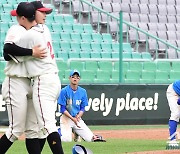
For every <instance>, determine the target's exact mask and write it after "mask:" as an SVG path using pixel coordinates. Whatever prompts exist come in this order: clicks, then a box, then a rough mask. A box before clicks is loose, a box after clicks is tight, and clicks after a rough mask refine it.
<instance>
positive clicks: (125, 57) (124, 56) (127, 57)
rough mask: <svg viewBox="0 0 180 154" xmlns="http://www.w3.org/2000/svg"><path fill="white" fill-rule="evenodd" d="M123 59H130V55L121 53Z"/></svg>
mask: <svg viewBox="0 0 180 154" xmlns="http://www.w3.org/2000/svg"><path fill="white" fill-rule="evenodd" d="M123 59H132V55H131V53H130V52H123Z"/></svg>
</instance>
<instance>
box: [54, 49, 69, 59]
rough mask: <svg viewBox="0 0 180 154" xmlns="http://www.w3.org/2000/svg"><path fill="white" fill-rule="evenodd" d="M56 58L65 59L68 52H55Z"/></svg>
mask: <svg viewBox="0 0 180 154" xmlns="http://www.w3.org/2000/svg"><path fill="white" fill-rule="evenodd" d="M56 54H57V57H58V58H62V59H63V60H64V61H67V60H68V59H69V55H68V52H65V51H64V52H62V51H61V52H58V53H56Z"/></svg>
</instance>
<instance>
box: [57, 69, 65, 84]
mask: <svg viewBox="0 0 180 154" xmlns="http://www.w3.org/2000/svg"><path fill="white" fill-rule="evenodd" d="M58 76H59V78H60V80H61V81H62V80H63V79H64V71H63V70H59V72H58Z"/></svg>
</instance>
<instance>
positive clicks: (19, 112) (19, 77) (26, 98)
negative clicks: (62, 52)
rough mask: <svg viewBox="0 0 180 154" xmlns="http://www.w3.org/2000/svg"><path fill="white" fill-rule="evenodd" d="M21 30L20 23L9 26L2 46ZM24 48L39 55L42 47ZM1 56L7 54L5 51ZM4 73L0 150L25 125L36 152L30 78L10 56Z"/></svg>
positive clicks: (6, 148) (0, 150)
mask: <svg viewBox="0 0 180 154" xmlns="http://www.w3.org/2000/svg"><path fill="white" fill-rule="evenodd" d="M24 5H27V4H24V3H22V4H21V6H20V7H21V8H23V7H24ZM24 10H25V12H26V13H27V14H25V15H24V17H27V18H29V17H30V16H31V14H29V12H28V11H29V10H28V7H24ZM24 17H22V18H24ZM22 18H21V19H20V18H19V19H18V21H20V20H23V22H24V19H22ZM21 22H22V21H21ZM24 32H26V29H25V28H24V27H22V26H20V25H14V26H12V27H11V28H10V29H9V31H8V33H7V36H6V40H5V46H6V47H8V44H9V45H12V46H13V43H15V42H16V41H18V39H19V38H20V37H21V35H23V34H24ZM17 34H18V35H17ZM18 49H19V48H18ZM21 50H24V49H21ZM21 50H20V51H21ZM20 51H19V54H20V55H21V54H22V53H21V52H20ZM26 51H27V52H28V54H29V55H34V56H35V57H37V58H42V57H41V56H42V55H39V51H43V50H33V51H34V52H32V50H31V49H29V50H26ZM41 53H43V52H41ZM44 53H45V52H44ZM26 54H27V53H26ZM43 55H44V54H43ZM5 57H6V58H7V57H8V55H6V56H5ZM5 74H6V76H7V77H6V78H5V80H4V82H3V85H2V95H3V99H4V100H5V101H6V104H7V110H8V117H9V129H8V130H7V132H6V134H4V135H3V136H2V138H1V140H0V153H5V152H6V151H7V150H8V149H9V147H10V146H11V145H12V144H13V142H14V141H15V140H17V139H18V137H19V136H20V135H22V133H23V132H24V131H25V129H27V131H26V133H25V134H26V139H27V140H30V142H31V145H32V146H31V147H32V150H31V151H32V153H40V151H39V152H37V150H38V143H39V141H38V139H37V138H38V136H37V135H38V130H39V129H38V127H37V123H35V121H37V119H36V115H35V112H34V111H35V110H34V108H33V104H32V88H31V81H30V79H29V78H27V77H28V74H27V71H26V68H25V65H24V63H16V62H15V61H13V60H10V61H8V62H7V66H6V68H5ZM37 142H38V143H37ZM27 145H28V143H27ZM39 148H40V147H39ZM33 149H34V151H33ZM39 150H40V149H39Z"/></svg>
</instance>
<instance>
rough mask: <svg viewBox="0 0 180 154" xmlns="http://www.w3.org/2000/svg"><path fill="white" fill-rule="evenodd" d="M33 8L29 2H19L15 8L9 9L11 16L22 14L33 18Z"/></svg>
mask: <svg viewBox="0 0 180 154" xmlns="http://www.w3.org/2000/svg"><path fill="white" fill-rule="evenodd" d="M35 12H36V10H35V8H34V6H33V5H32V4H31V3H29V2H21V3H19V4H18V6H17V9H16V10H12V11H11V15H12V16H24V17H25V18H35Z"/></svg>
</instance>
